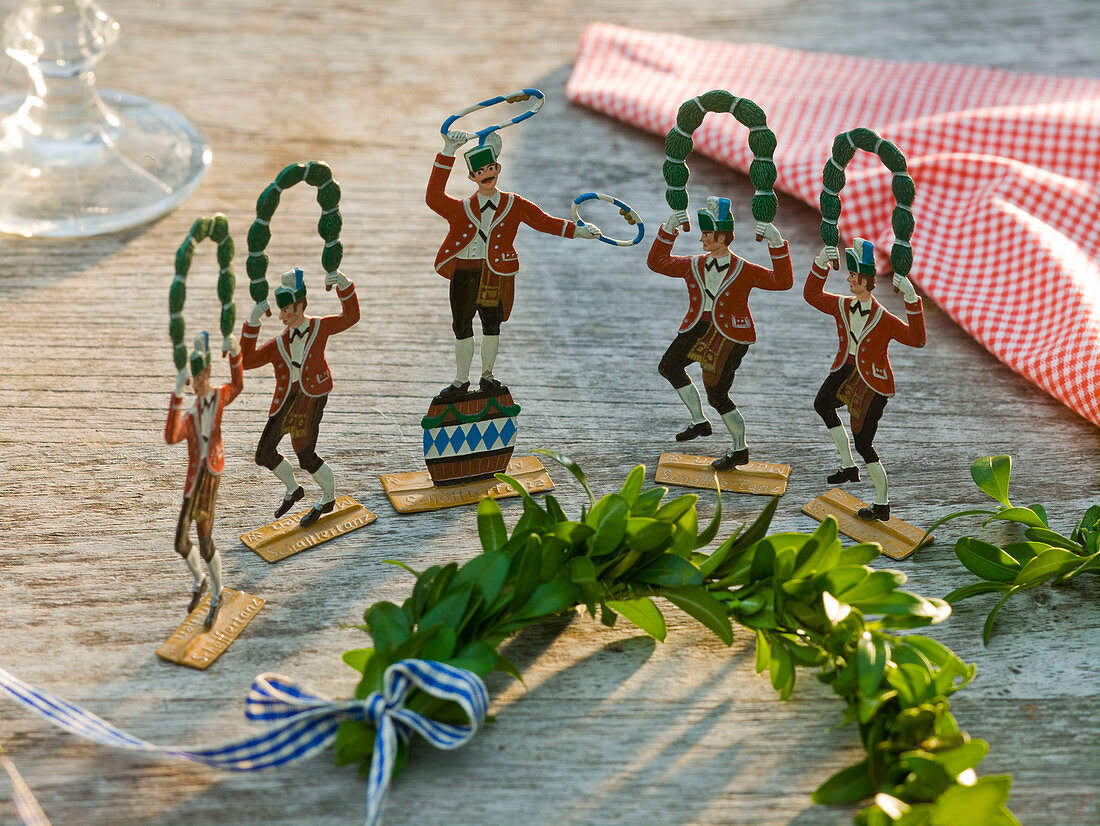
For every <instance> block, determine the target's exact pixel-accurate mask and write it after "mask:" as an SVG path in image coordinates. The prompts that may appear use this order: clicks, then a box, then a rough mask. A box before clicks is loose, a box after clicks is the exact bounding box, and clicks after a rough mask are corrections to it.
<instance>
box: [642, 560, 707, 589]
mask: <svg viewBox="0 0 1100 826" xmlns="http://www.w3.org/2000/svg"><path fill="white" fill-rule="evenodd" d="M634 579H636V580H637V581H638V582H647V583H649V584H651V585H667V586H678V585H702V584H703V572H702V571H700V570H699V569H698V568H696V567H695V566H694V565H692V564H691V563H690V562H688V561H687V560H686V559H684V558H683V557H681V556H676V555H675V554H670V553H669V554H661V556H659V557H657V559H656V560H655V561H654V562H651V563H650V564H649V565H646V566H645V567H644V568H642V569H641V570H639V571H638V572H637V573H635V574H634Z"/></svg>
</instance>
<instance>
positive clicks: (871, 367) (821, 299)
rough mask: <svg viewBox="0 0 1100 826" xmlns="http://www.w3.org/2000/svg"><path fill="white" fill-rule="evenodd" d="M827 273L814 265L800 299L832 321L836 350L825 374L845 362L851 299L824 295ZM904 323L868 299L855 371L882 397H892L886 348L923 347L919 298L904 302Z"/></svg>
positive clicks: (892, 390)
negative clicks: (898, 345)
mask: <svg viewBox="0 0 1100 826" xmlns="http://www.w3.org/2000/svg"><path fill="white" fill-rule="evenodd" d="M828 277H829V271H828V269H822V268H821V267H819V266H818V265H817V264H816V263H814V265H813V267H811V268H810V274H809V275H808V276H807V277H806V288H805V290H803V295H804V296H805V298H806V301H808V302H809V303H810V304H811V305H812V306H814V307H816V308H817V309H819V310H821V312H823V313H827V314H829V315H831V316H832V317H833V320H834V321H836V331H837V335H838V336H839V337H840V349H839V350H837V354H836V358H835V359H833V366H832V367H830V368H829V372H835V371H836V370H839V369H840V368H841V367H842V366H843V364H844V362H845V361H847V359H848V341H849V339H850V335H851V331H850V328H849V326H848V312H849V308H850V307H851V306H852V303H853V302H854V301H855V298H854V297H853V296H850V295H837V294H836V293H827V292H825V279H827V278H828ZM905 313H906V315H907V316H908V323H906V322H904V321H902V320H901V319H900V318H898V317H897V316H896V315H893V314H892V313H888V312H886V309H885V308H884V307H883V306H882V305H881V304H879V303H878V302H877V301H875V298H874V296H871V315H870V316H868V318H867V323H866V324H865V325H864V326H863V332H861V333H860V334H859V337H858V344H857V345H856V370H858V371H859V376H860V378H862V379H863V380H864V381H865V382H866V383H867V386H868V387H870V388H871V389H872V390H874V391H875V392H876V393H879V394H881V395H883V396H892V395H894V371H893V370H891V369H890V359H889V357H888V356H887V352H886V351H887V348H888V347H889V345H890V341H891V340H893V341H897V342H900V343H902V344H905V345H907V346H909V347H923V346H924V341H925V334H924V305H923V304H922V302H921V299H920V296H917V300H916V301H914V302H912V303H910V302H908V301H907V302H905Z"/></svg>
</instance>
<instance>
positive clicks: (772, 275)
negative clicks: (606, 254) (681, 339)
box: [648, 226, 794, 344]
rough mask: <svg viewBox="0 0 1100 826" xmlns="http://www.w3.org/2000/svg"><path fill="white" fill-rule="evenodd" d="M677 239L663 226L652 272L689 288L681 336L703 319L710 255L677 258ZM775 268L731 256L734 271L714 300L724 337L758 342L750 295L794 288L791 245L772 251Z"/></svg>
mask: <svg viewBox="0 0 1100 826" xmlns="http://www.w3.org/2000/svg"><path fill="white" fill-rule="evenodd" d="M675 241H676V236H675V235H673V234H672V233H670V232H668V231H667V230H665V228H664V227H663V226H662V227H661V228H660V229H658V230H657V237H656V238H654V239H653V246H652V247H650V248H649V260H648V263H649V268H650V269H651V270H653V271H654V272H656V273H660V274H661V275H667V276H669V277H670V278H682V279H684V281H685V282H686V283H687V288H688V311H687V315H685V316H684V320H683V322H682V323H681V324H680V332H681V333H682V332H684V331H685V330H688V329H690V328H691V327H692V326H693V325H694V324H695V323H696V322H698V321H699V319H700V318H701V317H702V315H703V296H704V292H705V287H704V285H705V283H706V282H705V280H704V277H705V274H706V271H705V269H704V268H705V267H706V259H707V256H706V255H673V254H672V245H673V243H674V242H675ZM768 250H769V252H770V253H771V257H772V266H773V267H774V269H771V270H769V269H768V268H767V267H762V266H760V265H759V264H752V263H749V262H748V261H746V260H744V259H743V258H739V257H738V256H736V255H733V254H732V253H731V254H730V268H729V270H728V271H727V272H726V277H725V279H724V280H723V281H722V283H721V285H720V286H719V287H718V291H717V292H716V293H715V296H714V309H713V310H712V311H711V318H712V319H713V321H714V326H715V327H716V328H717V329H718V332H720V333H721V334H722V335H723V336H725V337H726V338H728V339H731V340H732V341H736V342H737V343H739V344H752V343H753V342H754V341H756V326H755V325H754V324H753V320H752V314H751V313H750V312H749V291H750V290H752V289H753V288H754V287H757V288H759V289H762V290H789V289H790V288H791V287H792V286H794V271H793V270H792V269H791V256H790V252H789V249H788V247H787V242H786V241H784V242H783V246H781V247H769V248H768Z"/></svg>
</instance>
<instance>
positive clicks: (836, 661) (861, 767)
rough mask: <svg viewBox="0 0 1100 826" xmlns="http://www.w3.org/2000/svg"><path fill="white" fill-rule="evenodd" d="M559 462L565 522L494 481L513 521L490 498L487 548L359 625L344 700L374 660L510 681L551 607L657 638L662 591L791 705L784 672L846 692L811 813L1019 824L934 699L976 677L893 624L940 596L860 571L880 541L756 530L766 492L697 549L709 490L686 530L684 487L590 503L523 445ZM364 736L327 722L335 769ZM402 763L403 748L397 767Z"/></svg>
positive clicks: (352, 755) (874, 821)
mask: <svg viewBox="0 0 1100 826" xmlns="http://www.w3.org/2000/svg"><path fill="white" fill-rule="evenodd" d="M537 452H538V453H542V454H543V455H546V456H548V457H549V458H551V459H554V460H555V461H558V462H559V463H561V464H563V465H564V466H565V467H566V468H568V469H569V470H570V472H571V473H572V474H573V475H574V476H575V477H576V478H577V480H578V481H579V482H580V483H581V485H583V486H584V488H585V490H586V491H587V492H588V495H589V500H590V506H589V507H587V508H583V509H582V511H581V516H580V519H579V520H570V519H569V518H568V517H566V515H565V513H564V512H563V510H562V508H561V506H560V505H559V504H558V502H557V500H556V499H555V498H554V497H553V496H552V495H548V496H547V497H546V500H545V506H542V505H539V504H538V503H537V502H536V501H535V500H534V499H532V498H531V496H530V495H529V494H528V493H527V492H526V491H525V490H524V489H523V486H522V485H521V484H520V483H519V482H517V481H516V480H514V479H512V478H511V477H508V476H506V475H504V474H498V478H500V479H501V480H502V481H505V482H507V483H508V484H510V485H511V486H512V487H513V488H515V490H516V491H517V492H518V493H519V494H520V495H521V496H522V497H523V515H522V516H521V517H520V519H519V521H518V523H517V524H516V526H515V528H514V529H513V531H512V533H511V535H509V533H508V531H507V529H506V527H505V524H504V519H503V516H502V514H501V510H500V506H499V505H498V504H497V503H496V502H495V501H494V500H493V499H490V498H486V499H483V500H482V501H481V503H480V504H479V506H478V512H477V523H478V533H479V535H480V539H481V544H482V546H483V548H484V552H483V553H482V554H480V555H478V556H476V557H474V558H473V559H471V560H469V561H467V562H466V563H464V564H462V565H459V564H457V563H449V564H446V565H432V566H431V567H429V568H428V569H427V570H425V571H422V572H417V571H414V570H412V569H411V568H409V567H408V566H407V565H405V564H404V563H402V562H398V561H394V560H391V561H392V562H393V564H396V565H400V566H401V567H403V568H405V569H406V570H408V571H409V572H410V573H412V574H413V575H414V576H415V578H416V581H415V583H414V585H413V588H412V593H411V595H410V596H409V597H408V599H406V600H405V601H404V603H402V605H400V606H399V605H396V604H394V603H391V602H378V603H375V604H374V605H372V606H371V607H369V608H368V609H367V610H366V611H365V612H364V624H363V625H362V626H359V627H360V628H361V629H362V630H364V631H366V632H368V633H369V634H370V635H371V637H372V639H373V644H374V647H373V648H366V649H357V650H354V651H348V652H346V653H345V654H344V656H343V659H344V661H345V662H346V663H347V664H348V665H350V666H351V667H352V668H354V669H355V670H356V671H357V672H359V674H360V675H361V679H360V681H359V684H358V686H357V687H356V690H355V696H356V697H358V698H360V699H361V698H365V697H366V696H367V695H369V694H370V693H371V692H373V691H376V690H377V689H378V688H379V687H380V685H381V680H382V675H383V673H384V672H385V670H386V668H387V667H388V666H389V665H390V664H391V663H393V662H395V661H397V660H400V659H402V658H405V657H420V658H425V659H433V660H440V661H443V662H447V663H450V664H453V665H457V666H461V667H463V668H467V669H470V670H471V671H474V672H475V673H477V674H479V675H481V676H484V675H487V674H488V673H489V672H491V671H493V670H500V671H504V672H506V673H509V674H511V675H513V676H515V677H517V678H518V677H519V673H518V670H517V669H516V667H515V665H514V664H513V663H511V662H510V661H509V660H508V659H507V658H506V657H505V656H504V655H502V654H501V653H499V651H498V648H499V646H500V645H501V643H502V642H503V641H504V640H505V639H506V638H508V637H509V636H511V635H512V634H515V633H516V632H518V631H520V630H521V629H523V628H526V627H527V626H529V625H532V624H534V623H536V622H539V621H540V620H542V619H545V618H547V617H550V616H552V615H554V614H559V613H563V612H568V611H571V610H573V609H574V608H576V607H578V606H583V607H584V608H585V609H586V610H587V611H588V613H589V614H590V615H592V616H593V617H594V616H595V615H596V612H597V608H598V610H599V615H600V620H601V621H602V622H603V623H604V624H605V625H607V626H613V625H614V624H615V623H616V620H617V618H618V617H619V616H620V615H621V616H623V617H625V618H626V619H627V620H628V621H630V622H631V623H633V624H635V625H636V626H638V627H639V628H640V629H641V630H643V631H644V632H645V633H647V634H649V635H651V636H652V637H654V638H656V639H658V640H664V638H665V636H666V626H665V621H664V618H663V616H662V614H661V610H660V609H659V608H658V607H657V605H656V604H655V603H654V602H653V599H652V598H653V597H663V598H664V599H666V600H668V601H669V602H671V603H673V604H674V605H676V606H678V607H679V608H681V609H683V610H684V611H685V612H687V613H688V614H689V615H691V616H692V617H693V618H695V619H696V620H698V621H699V622H701V623H702V624H703V625H705V626H706V627H707V628H708V629H710V630H711V631H713V632H714V633H715V634H716V635H717V636H718V637H719V638H720V639H721V640H722V641H723V642H725V643H726V644H727V645H730V644H731V643H732V642H733V628H732V624H731V620H732V621H733V622H736V623H738V624H739V625H741V626H743V627H744V628H746V629H749V630H751V631H752V632H753V633H754V634H755V637H756V671H757V672H758V673H762V672H764V671H767V672H769V674H770V677H771V682H772V685H773V686H774V687H775V688H776V689H777V690H778V691H779V694H780V698H781V699H787V698H788V697H790V695H791V692H792V691H793V689H794V684H795V674H796V670H797V668H798V667H799V666H801V667H805V668H815V669H817V677H818V679H820V680H821V681H822V682H824V683H826V684H828V685H830V686H832V688H833V690H834V691H835V692H836V693H837V694H838V695H839V696H840V697H841V698H842V699H843V700H844V703H845V711H844V720H845V722H854V723H856V724H857V726H858V729H859V734H860V739H861V741H862V743H863V745H864V748H865V749H866V757H865V758H864V759H863V760H862V761H860V762H859V763H857V764H855V765H854V766H850V767H848V768H846V769H843V770H842V771H840V772H838V773H836V774H835V775H833V776H832V777H831V778H829V779H828V780H827V781H825V783H823V784H822V785H821V786H820V787H819V788H818V789H817V790H816V791H815V792H814V794H813V799H814V801H815V802H818V803H829V804H850V803H855V802H857V801H860V800H863V799H866V798H868V797H871V796H874V803H873V805H871V806H870V807H868V808H866V809H864V810H862V811H860V812H859V813H858V814H857V816H856V818H855V821H856V823H857V824H861V825H862V826H883V825H884V824H896V826H918V824H926V823H931V822H935V823H941V822H942V823H948V822H951V823H956V822H958V823H961V822H966V823H968V824H971V826H982V824H988V826H1010V825H1011V824H1018V822H1017V820H1016V818H1015V817H1014V816H1013V815H1012V814H1011V812H1009V811H1008V809H1007V808H1006V806H1005V802H1006V801H1007V798H1008V792H1009V785H1010V783H1011V777H1009V776H1007V775H1001V776H996V775H994V776H988V777H984V778H980V779H979V778H978V777H977V775H976V774H975V772H974V771H973V769H974V767H975V766H976V765H977V764H978V762H979V761H980V760H981V759H982V758H983V757H984V756H985V754H986V752H987V751H988V745H987V744H986V743H985V742H984V741H982V740H977V739H971V738H970V736H969V735H968V734H967V733H966V732H964V731H961V730H960V729H959V727H958V725H957V724H956V722H955V719H954V718H953V717H952V715H951V713H950V706H949V702H948V699H947V698H948V697H949V695H951V694H952V693H954V692H955V691H957V690H959V689H960V688H963V687H964V686H965V685H967V684H968V683H969V682H970V681H971V680H972V679H973V677H974V666H973V665H967V664H966V663H964V662H963V661H962V660H961V659H960V658H959V657H958V656H956V655H955V654H954V653H953V652H952V651H951V650H950V649H948V648H947V647H945V646H944V645H942V644H940V643H938V642H936V641H934V640H932V639H930V638H928V637H924V636H920V635H913V634H906V635H900V636H899V635H895V634H894V633H891V632H892V631H894V630H904V629H911V628H918V627H922V626H926V625H930V624H934V623H938V622H941V621H942V620H944V619H945V618H946V617H947V616H948V615H949V614H950V611H951V609H950V606H948V604H947V603H946V602H944V601H943V600H939V599H929V598H925V597H922V596H919V595H917V594H912V593H908V592H906V591H902V590H900V589H899V586H900V585H902V584H903V583H904V582H905V580H906V576H905V574H903V573H901V572H900V571H894V570H882V569H877V570H876V569H873V568H871V567H869V566H868V565H867V564H866V563H868V562H870V561H871V560H872V559H874V558H875V557H877V556H878V555H879V553H880V548H879V547H878V546H877V545H868V544H861V545H853V546H850V547H847V548H844V547H842V546H841V543H840V541H839V539H838V537H837V530H836V523H835V522H834V521H833V520H832V519H831V518H830V519H826V520H825V521H824V522H823V523H822V524H821V525H820V527H818V529H817V530H816V531H815V532H814V533H813V534H805V533H794V532H790V533H779V534H773V535H770V536H769V535H767V530H768V527H769V525H770V522H771V519H772V516H773V514H774V513H775V509H776V505H777V502H778V499H773V500H772V501H771V502H770V503H769V504H768V505H767V506H766V507H765V508H764V510H763V511H762V512H761V514H760V515H759V516H758V517H757V519H756V520H755V521H754V522H753V524H752V525H750V526H749V527H747V528H744V527H743V528H742V529H739V530H738V531H737V532H736V533H735V534H734V535H733V536H731V537H729V538H728V539H726V540H725V541H724V542H722V543H721V544H720V545H719V546H718V548H717V549H716V550H715V551H714V552H713V553H711V554H709V555H708V554H704V553H701V552H699V549H700V548H702V547H703V546H705V545H707V544H709V543H710V542H711V540H713V539H714V537H715V536H716V534H717V532H718V528H719V524H720V518H721V498H720V495H719V502H718V507H717V509H716V512H715V515H714V518H713V519H712V520H711V522H710V524H709V525H708V526H707V527H706V528H705V529H704V530H703V531H702V532H699V530H698V522H697V514H696V500H697V499H698V497H697V496H696V495H694V494H687V495H684V496H679V497H677V498H675V499H673V500H671V501H669V502H664V503H662V501H663V498H664V496H665V494H666V493H667V489H666V488H662V487H658V488H652V489H649V490H644V491H643V490H642V487H643V482H644V478H645V468H644V467H643V466H641V465H639V466H638V467H636V468H634V470H633V471H632V472H631V473H630V475H629V476H628V477H627V479H626V482H625V484H624V485H623V486H622V489H621V490H619V491H618V492H616V493H612V494H608V495H606V496H604V497H602V498H601V499H599V500H598V501H597V500H596V499H595V497H594V496H593V495H592V492H591V490H590V488H589V486H588V482H587V480H586V478H585V475H584V473H583V471H581V469H580V468H579V467H577V465H576V464H574V463H573V462H572V461H570V460H569V459H568V458H567V457H564V456H561V455H559V454H556V453H553V452H551V451H537ZM406 706H407V707H409V708H412V709H415V710H416V711H418V712H420V713H422V714H427V715H430V716H432V717H435V718H436V719H439V720H442V721H447V722H459V721H461V719H462V712H461V711H460V710H459V709H457V708H456V707H454V706H453V704H446V703H441V702H440V701H438V700H435V699H433V698H431V697H429V696H427V695H424V694H422V693H421V694H417V695H415V696H412V697H410V698H409V700H408V702H407V703H406ZM373 742H374V731H373V729H371V727H370V726H369V725H368V724H366V723H361V722H357V721H348V722H345V723H343V724H342V725H341V727H340V729H339V732H338V736H337V741H336V760H337V763H338V764H349V763H360V764H361V765H362V770H364V771H365V770H366V768H367V767H368V766H369V764H370V757H371V751H372V748H373ZM407 756H408V744H407V743H402V744H401V754H400V755H399V758H398V763H397V766H396V768H395V774H396V773H397V772H398V771H400V769H401V767H402V766H403V765H404V760H405V759H406V758H407Z"/></svg>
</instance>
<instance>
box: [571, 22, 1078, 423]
mask: <svg viewBox="0 0 1100 826" xmlns="http://www.w3.org/2000/svg"><path fill="white" fill-rule="evenodd" d="M710 89H726V90H728V91H730V92H732V93H733V94H734V95H736V96H739V97H747V98H750V99H752V100H754V101H755V102H756V103H758V104H759V105H760V106H761V107H762V108H763V109H764V111H765V112H766V113H767V116H768V125H769V126H770V127H771V128H772V129H773V130H774V131H775V134H776V137H777V138H778V141H779V146H778V148H777V150H776V152H775V162H776V166H777V167H778V170H779V178H778V180H777V182H776V189H782V190H784V191H786V192H789V193H791V194H793V195H795V196H797V197H799V198H801V199H803V200H805V201H807V202H809V203H811V204H814V205H815V206H816V205H817V203H818V195H819V193H820V191H821V170H822V167H823V166H824V165H825V162H826V161H827V160H828V158H829V155H830V149H831V146H832V140H833V138H834V137H835V136H836V135H838V134H840V133H841V132H845V131H848V130H850V129H854V128H856V127H859V126H864V127H868V128H870V129H873V130H874V131H876V132H878V133H879V135H881V136H882V137H885V138H888V139H889V140H892V141H893V142H894V143H896V144H897V145H898V147H899V148H900V149H901V151H902V152H903V153H905V156H906V158H907V160H908V163H909V173H910V174H911V175H912V176H913V179H914V180H915V181H916V185H917V198H916V202H915V204H914V208H913V211H914V218H915V222H916V228H915V231H914V233H913V237H912V244H913V269H912V273H911V277H912V278H913V280H914V281H915V282H916V283H918V284H919V285H920V287H921V288H922V289H923V290H924V291H925V292H926V293H927V294H928V295H929V296H931V297H932V298H933V299H934V300H935V301H936V303H938V304H939V305H940V306H941V307H943V308H944V309H945V310H946V311H947V312H948V313H950V314H951V316H952V318H954V319H955V320H956V321H957V322H958V323H959V324H960V325H961V326H962V327H963V329H965V330H966V331H967V332H969V333H970V334H971V335H972V336H974V338H976V339H977V340H978V341H979V342H981V344H982V345H983V346H985V347H986V348H987V349H988V350H989V351H990V352H991V353H993V354H994V355H995V356H997V358H999V359H1000V360H1001V361H1003V362H1004V363H1005V364H1007V365H1008V366H1010V367H1011V368H1013V369H1014V370H1016V371H1018V372H1019V373H1021V374H1023V375H1024V376H1025V377H1027V378H1028V379H1029V380H1031V381H1032V382H1034V383H1035V384H1037V385H1038V386H1039V387H1041V388H1043V389H1044V390H1046V391H1047V392H1048V393H1050V394H1051V395H1053V396H1054V397H1055V398H1057V399H1059V400H1060V401H1062V402H1064V403H1065V404H1066V405H1068V406H1069V407H1070V408H1072V409H1073V410H1076V411H1077V412H1079V413H1080V414H1081V415H1082V416H1084V417H1085V418H1087V419H1089V420H1090V421H1092V422H1093V423H1095V424H1098V425H1100V81H1097V80H1091V79H1076V78H1061V77H1040V76H1035V75H1019V74H1012V73H1009V72H1004V71H998V70H993V69H982V68H976V67H973V66H959V65H951V64H935V63H901V62H894V61H889V60H871V59H866V58H858V57H847V56H843V55H833V54H813V53H808V52H799V51H792V50H790V49H782V48H777V47H775V46H764V45H752V44H748V45H745V44H730V43H717V42H708V41H705V40H694V39H691V38H687V37H679V36H674V35H667V34H655V33H652V32H642V31H635V30H633V29H625V28H620V27H616V26H609V25H604V24H594V25H592V26H589V27H588V29H587V30H586V31H585V33H584V35H583V37H582V38H581V44H580V54H579V56H578V57H577V62H576V64H575V66H574V68H573V73H572V76H571V77H570V78H569V83H568V85H567V86H566V90H565V91H566V96H567V97H568V98H569V99H570V100H571V101H573V102H575V103H581V104H584V105H585V106H590V107H592V108H593V109H597V110H599V111H601V112H604V113H606V114H608V115H611V116H613V117H615V118H618V119H620V120H622V121H625V122H627V123H630V124H633V125H635V126H640V127H641V128H643V129H645V130H647V131H650V132H654V133H657V134H661V135H664V134H665V133H667V132H668V130H669V129H671V128H672V126H673V124H674V123H675V120H676V110H677V108H678V107H679V105H680V104H681V103H682V102H683V101H685V100H688V99H689V98H692V97H694V96H695V95H698V94H701V93H702V92H706V91H709V90H710ZM747 135H748V131H747V130H746V129H745V127H743V126H741V125H740V124H738V123H737V121H736V120H735V119H734V118H733V117H722V116H716V115H712V116H709V117H707V118H706V119H705V120H704V122H703V124H702V126H700V127H699V129H697V130H696V132H695V149H696V151H699V152H702V153H703V154H704V155H707V156H709V157H711V158H714V159H715V160H718V161H721V162H723V163H727V164H729V165H731V166H733V167H736V168H738V169H742V170H747V169H748V166H749V163H750V162H751V161H752V154H751V152H750V151H749V148H748V145H747ZM662 160H663V159H662ZM654 163H660V161H658V160H657V159H655V160H654ZM689 163H690V159H689ZM890 181H891V176H890V173H889V172H888V171H887V170H886V168H885V167H884V166H883V165H882V164H881V162H880V161H879V160H878V158H876V157H873V156H872V155H870V154H868V153H865V152H858V153H857V154H856V157H855V158H854V159H853V160H852V162H851V163H850V164H849V165H848V168H847V185H846V186H845V188H844V191H843V193H842V198H843V200H844V211H843V213H842V215H841V219H840V229H841V234H842V236H843V237H845V238H848V239H850V238H852V237H854V236H862V237H864V238H867V239H869V240H871V241H873V242H874V244H875V246H876V247H877V248H878V249H879V250H880V253H879V255H878V259H879V261H880V262H881V261H884V260H886V259H887V257H888V256H887V254H884V252H883V251H885V250H888V249H889V244H890V243H892V241H893V234H892V232H891V229H890V213H891V210H892V209H893V196H892V194H891V190H890ZM688 186H689V190H690V187H691V185H690V182H689V184H688ZM707 194H709V193H703V192H695V193H694V195H695V198H694V200H695V201H696V202H698V201H700V200H701V198H702V197H703V196H705V195H707ZM777 223H778V224H779V225H780V226H781V225H782V216H781V215H780V218H779V220H778V221H777ZM806 269H807V270H808V269H809V264H808V262H807V266H806Z"/></svg>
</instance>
